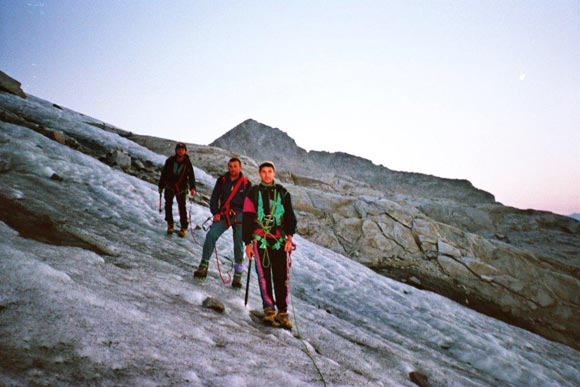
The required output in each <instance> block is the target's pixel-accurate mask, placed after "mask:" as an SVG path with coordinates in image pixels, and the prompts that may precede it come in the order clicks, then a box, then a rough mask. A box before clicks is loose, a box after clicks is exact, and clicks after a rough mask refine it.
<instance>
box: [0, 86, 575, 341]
mask: <svg viewBox="0 0 580 387" xmlns="http://www.w3.org/2000/svg"><path fill="white" fill-rule="evenodd" d="M5 95H6V94H1V93H0V96H2V98H0V119H1V120H2V121H4V122H9V123H13V124H16V125H19V126H23V127H27V128H30V129H32V130H34V131H37V132H38V133H41V134H43V135H44V136H47V137H50V138H52V139H54V140H55V141H59V142H61V143H62V144H64V145H67V146H69V147H72V148H75V149H77V150H80V151H82V152H84V153H86V154H89V155H91V156H92V157H95V158H98V159H99V160H101V161H103V162H105V163H107V164H109V165H110V166H112V167H113V168H118V169H122V170H123V171H125V172H128V173H131V174H133V175H135V176H137V177H139V178H140V179H143V180H146V181H151V182H154V181H156V179H157V178H158V174H159V171H158V168H157V167H156V165H155V164H154V163H152V162H151V161H150V160H148V158H147V157H144V156H143V155H142V154H141V153H140V152H141V151H140V150H138V149H134V148H133V146H132V145H131V144H133V142H137V143H141V144H143V145H145V146H147V147H149V148H150V149H153V150H154V151H155V152H157V153H160V154H166V155H167V154H171V153H172V151H173V145H174V142H172V141H170V140H164V139H155V138H152V137H144V136H139V135H136V134H133V133H130V132H126V131H122V130H120V129H118V128H115V127H112V126H110V125H107V124H105V123H102V122H99V121H97V120H94V119H89V118H88V117H87V120H86V124H87V126H86V129H84V130H79V131H75V132H70V131H69V132H66V133H65V132H62V131H60V130H59V129H58V126H59V125H60V124H59V119H62V118H61V117H60V116H59V114H60V113H59V112H60V111H61V110H62V108H60V107H59V106H57V105H53V107H54V109H53V112H54V113H53V114H54V115H53V116H43V117H41V118H38V117H37V118H31V115H32V114H31V112H33V111H34V109H35V102H34V101H31V102H29V103H28V104H27V105H22V104H20V103H15V102H14V100H13V99H12V98H7V97H5ZM242 126H244V127H243V128H242V129H243V130H239V127H238V128H235V129H234V130H232V131H231V132H229V133H228V134H226V135H225V136H224V138H226V137H228V138H230V140H228V141H231V142H232V143H233V144H235V147H234V146H232V147H231V149H229V147H228V146H227V144H222V146H223V147H224V148H225V149H220V148H216V147H205V146H200V145H194V144H188V148H189V154H190V156H191V157H192V159H193V161H194V164H195V165H197V166H198V167H200V168H202V169H204V170H206V171H208V172H210V173H212V174H214V176H217V175H218V174H219V173H221V172H222V171H224V169H225V164H226V162H227V160H228V159H229V158H230V157H231V156H233V155H239V154H242V155H245V156H243V157H244V158H243V160H244V166H245V169H244V170H245V172H246V174H247V175H248V176H249V177H250V178H251V179H252V180H254V181H256V180H257V168H256V162H255V161H254V160H263V159H273V160H274V161H275V162H276V163H277V164H278V167H279V175H278V177H279V178H280V180H281V181H282V182H283V183H284V184H285V185H287V187H288V188H289V190H290V191H291V192H292V195H293V201H294V203H295V207H296V209H297V210H298V215H299V218H300V219H299V226H300V228H299V233H300V235H302V236H304V237H306V238H308V239H310V240H311V241H313V242H315V243H317V244H320V245H322V246H327V247H329V248H330V249H332V250H334V251H337V252H339V253H341V254H344V255H347V256H349V257H351V258H353V259H355V260H357V261H359V262H362V263H364V264H365V265H367V266H369V267H371V268H373V269H374V270H376V271H378V272H380V273H383V274H385V275H388V276H390V277H393V278H396V279H399V280H402V281H406V282H408V283H411V284H414V285H415V286H417V287H421V288H425V289H430V290H433V291H436V292H439V293H441V294H443V295H446V296H447V297H450V298H452V299H454V300H457V301H460V302H462V303H464V304H466V305H469V306H470V307H473V308H475V309H476V310H479V311H482V312H485V313H487V314H489V315H493V316H496V317H499V318H501V319H503V320H505V321H509V322H511V323H514V324H516V325H519V326H522V327H525V328H527V329H529V330H531V331H533V332H536V333H538V334H540V335H542V336H544V337H547V338H550V339H552V340H557V341H561V342H563V343H566V344H568V345H570V346H572V347H575V348H579V347H580V344H579V343H580V317H579V316H580V313H579V312H580V281H579V278H580V275H579V266H580V264H579V256H578V251H580V223H579V222H577V221H575V220H574V219H571V218H564V217H559V216H557V215H554V214H549V213H542V212H536V211H519V210H515V209H511V208H506V207H504V206H501V205H500V204H499V203H496V202H495V201H494V200H493V196H492V195H490V194H488V193H485V192H483V191H481V190H477V189H475V188H473V187H472V186H471V184H470V183H469V182H466V181H461V180H459V181H455V180H449V179H438V178H436V177H433V176H424V175H419V174H405V173H401V172H394V171H390V170H388V169H386V168H384V167H379V166H374V165H373V164H372V163H370V162H369V161H367V160H364V159H361V158H357V157H354V156H349V155H346V154H328V153H325V152H305V151H304V150H301V148H299V147H297V146H296V144H295V143H294V141H293V140H292V139H290V138H289V137H288V136H286V135H285V134H284V133H283V132H281V131H278V130H276V129H272V128H269V127H267V126H265V125H261V124H258V123H256V122H255V121H246V122H245V123H243V124H242ZM248 127H249V129H248ZM88 128H93V129H95V130H100V131H102V132H103V133H105V134H106V133H107V132H113V133H115V134H120V135H122V136H123V137H125V138H127V139H128V140H131V141H127V143H126V144H125V145H124V146H123V147H121V149H108V148H107V146H106V143H104V142H103V141H101V140H100V139H99V136H95V135H93V134H91V131H90V130H88ZM239 133H241V134H240V136H239V138H238V137H236V136H235V135H236V134H239ZM252 133H253V135H252ZM235 138H238V140H235ZM256 139H257V140H256ZM216 143H218V141H216ZM216 143H214V145H215V144H216ZM257 144H258V145H260V146H258V145H257ZM281 145H284V148H283V149H285V152H284V155H285V157H284V158H277V157H275V156H276V154H275V153H274V150H276V149H277V147H279V146H281ZM246 148H247V149H246ZM337 161H340V163H339V165H341V166H342V168H337V167H334V165H335V163H337ZM285 163H286V164H285ZM317 165H323V166H324V168H323V170H317V169H316V168H317ZM345 165H346V166H349V165H350V166H351V167H344V166H345ZM352 165H355V166H354V167H353V166H352ZM333 168H334V169H333ZM356 172H360V176H357V174H356ZM351 175H352V176H351ZM54 179H56V180H58V179H59V176H54ZM418 186H420V187H421V188H420V189H418V188H417V187H418ZM399 187H400V189H399ZM198 188H199V191H200V193H201V195H200V197H199V199H198V202H200V203H206V200H207V197H208V195H209V193H210V191H211V188H212V181H211V179H200V185H199V187H198ZM538 238H543V239H541V240H538ZM378 302H379V303H380V300H378Z"/></svg>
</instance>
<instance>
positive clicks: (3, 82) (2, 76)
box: [0, 71, 26, 98]
mask: <svg viewBox="0 0 580 387" xmlns="http://www.w3.org/2000/svg"><path fill="white" fill-rule="evenodd" d="M20 86H21V84H20V82H18V81H17V80H16V79H14V78H12V77H10V76H8V75H7V74H6V73H4V72H2V71H0V91H4V92H7V93H10V94H14V95H17V96H19V97H21V98H26V94H25V93H24V91H23V90H22V88H21V87H20Z"/></svg>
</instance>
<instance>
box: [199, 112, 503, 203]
mask: <svg viewBox="0 0 580 387" xmlns="http://www.w3.org/2000/svg"><path fill="white" fill-rule="evenodd" d="M210 145H211V146H215V147H219V148H222V149H227V150H229V151H231V152H235V153H239V154H243V155H246V156H248V157H250V158H253V159H255V160H257V161H261V160H272V161H274V163H276V166H277V168H278V169H279V170H284V171H286V172H290V173H292V174H298V175H307V176H332V175H334V176H348V177H350V178H352V179H356V180H359V181H362V182H365V183H367V184H369V185H371V186H373V187H375V188H377V189H379V190H381V191H383V192H386V193H389V194H391V195H404V196H411V197H417V198H429V199H430V198H433V197H437V198H440V199H447V200H453V201H457V202H461V203H495V197H494V196H493V195H492V194H490V193H488V192H485V191H483V190H480V189H477V188H475V187H474V186H473V185H472V184H471V183H470V182H469V181H467V180H460V179H445V178H440V177H435V176H431V175H425V174H420V173H411V172H398V171H393V170H390V169H388V168H386V167H384V166H382V165H376V164H374V163H373V162H371V161H370V160H368V159H364V158H362V157H358V156H353V155H350V154H348V153H344V152H334V153H330V152H324V151H310V152H308V151H306V150H305V149H303V148H301V147H299V146H298V145H297V144H296V141H294V139H292V138H291V137H290V136H289V135H288V134H287V133H286V132H284V131H282V130H280V129H278V128H272V127H270V126H268V125H264V124H262V123H260V122H258V121H256V120H253V119H248V120H246V121H244V122H242V123H241V124H239V125H238V126H236V127H235V128H233V129H231V130H230V131H228V132H227V133H225V134H224V135H223V136H221V137H219V138H218V139H216V140H215V141H213V142H212V143H211V144H210Z"/></svg>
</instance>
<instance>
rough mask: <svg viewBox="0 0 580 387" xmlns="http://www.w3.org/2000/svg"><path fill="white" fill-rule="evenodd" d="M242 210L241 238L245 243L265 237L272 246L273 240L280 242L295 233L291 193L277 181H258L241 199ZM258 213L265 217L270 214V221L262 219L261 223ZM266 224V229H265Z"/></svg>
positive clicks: (294, 216)
mask: <svg viewBox="0 0 580 387" xmlns="http://www.w3.org/2000/svg"><path fill="white" fill-rule="evenodd" d="M260 197H261V203H260ZM272 210H273V211H274V213H273V214H272V213H271V212H272ZM243 212H244V218H243V228H242V239H243V241H244V244H246V245H247V244H249V243H251V242H252V239H256V238H260V237H265V238H267V239H268V244H269V245H273V244H274V243H275V242H276V241H282V240H283V239H284V238H285V237H286V235H294V233H295V232H296V223H297V221H296V215H295V214H294V209H293V208H292V200H291V198H290V193H289V192H288V191H287V190H286V188H284V187H283V186H281V185H280V184H273V185H264V184H262V183H260V184H258V185H255V186H253V187H252V188H251V189H250V191H249V192H248V196H246V199H245V200H244V209H243ZM260 212H263V215H264V216H265V217H266V218H268V217H270V219H271V221H270V222H267V221H266V220H264V219H263V220H262V221H261V222H260V219H259V218H260ZM266 224H268V226H269V229H267V230H264V227H263V226H264V225H266ZM264 231H266V233H264Z"/></svg>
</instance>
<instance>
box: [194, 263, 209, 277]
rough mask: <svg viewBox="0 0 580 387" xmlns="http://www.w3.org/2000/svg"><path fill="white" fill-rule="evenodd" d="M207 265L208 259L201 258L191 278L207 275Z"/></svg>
mask: <svg viewBox="0 0 580 387" xmlns="http://www.w3.org/2000/svg"><path fill="white" fill-rule="evenodd" d="M207 266H208V261H204V260H202V261H201V262H200V263H199V267H198V268H197V270H196V271H194V272H193V278H205V277H207Z"/></svg>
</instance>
